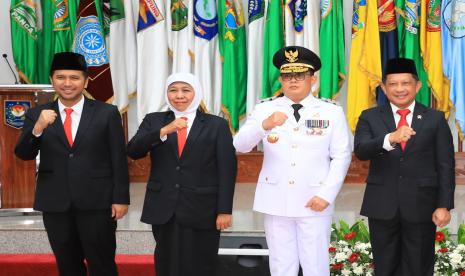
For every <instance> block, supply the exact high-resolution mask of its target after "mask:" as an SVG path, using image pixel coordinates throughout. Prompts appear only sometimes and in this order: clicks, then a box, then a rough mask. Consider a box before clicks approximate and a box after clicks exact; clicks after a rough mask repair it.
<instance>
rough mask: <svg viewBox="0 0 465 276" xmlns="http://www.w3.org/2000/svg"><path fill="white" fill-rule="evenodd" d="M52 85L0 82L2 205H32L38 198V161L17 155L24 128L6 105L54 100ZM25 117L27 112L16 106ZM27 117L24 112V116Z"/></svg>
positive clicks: (5, 207)
mask: <svg viewBox="0 0 465 276" xmlns="http://www.w3.org/2000/svg"><path fill="white" fill-rule="evenodd" d="M53 95H54V93H53V88H52V86H50V85H0V104H1V108H0V109H1V110H0V117H1V120H2V122H1V123H0V208H1V209H10V208H31V207H32V204H33V201H34V192H35V182H36V161H35V160H32V161H23V160H21V159H19V158H17V157H16V156H15V154H14V149H15V146H16V141H17V140H18V137H19V135H20V134H21V128H19V127H18V126H17V125H14V123H13V126H12V124H11V120H10V119H11V117H12V116H11V114H10V112H6V107H7V106H11V105H13V104H14V102H15V101H17V103H19V104H18V106H21V105H22V104H23V106H24V105H26V103H25V102H30V107H34V106H36V105H38V104H42V103H46V102H49V101H51V100H52V99H53ZM15 112H16V113H15V115H17V116H18V118H20V117H21V114H23V111H22V109H21V107H20V108H16V109H15ZM22 116H24V115H22Z"/></svg>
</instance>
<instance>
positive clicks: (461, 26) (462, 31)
mask: <svg viewBox="0 0 465 276" xmlns="http://www.w3.org/2000/svg"><path fill="white" fill-rule="evenodd" d="M444 5H445V7H444V12H443V20H444V23H446V26H447V28H448V29H449V32H450V35H451V36H452V37H453V38H462V37H464V36H465V13H464V12H463V11H465V2H462V1H451V0H450V1H447V3H444Z"/></svg>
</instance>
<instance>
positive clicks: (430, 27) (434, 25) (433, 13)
mask: <svg viewBox="0 0 465 276" xmlns="http://www.w3.org/2000/svg"><path fill="white" fill-rule="evenodd" d="M440 14H441V1H440V0H431V1H430V3H429V6H428V15H427V17H426V30H427V31H428V32H440V31H441V15H440Z"/></svg>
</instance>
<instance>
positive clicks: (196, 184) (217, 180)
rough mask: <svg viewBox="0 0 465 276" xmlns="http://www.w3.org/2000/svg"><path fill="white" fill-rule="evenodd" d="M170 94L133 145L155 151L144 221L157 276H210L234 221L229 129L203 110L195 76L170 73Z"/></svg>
mask: <svg viewBox="0 0 465 276" xmlns="http://www.w3.org/2000/svg"><path fill="white" fill-rule="evenodd" d="M165 93H166V94H165V95H166V97H165V98H166V102H167V104H168V106H169V108H170V111H166V112H154V113H150V114H147V116H146V117H145V118H144V120H143V122H142V124H141V125H140V126H139V129H138V131H137V133H136V135H135V136H134V137H133V138H132V139H131V141H130V142H129V143H128V155H129V156H130V157H131V158H134V159H138V158H142V157H144V156H146V155H147V153H150V159H151V170H150V178H149V181H148V183H147V191H146V194H145V202H144V207H143V210H142V218H141V220H142V221H143V222H145V223H148V224H152V230H153V235H154V238H155V241H156V248H155V269H156V274H157V276H185V275H189V276H212V275H215V274H214V273H215V265H216V261H217V255H218V246H219V238H220V230H223V229H225V228H227V227H229V226H230V225H231V213H232V202H233V195H234V185H235V180H236V169H237V162H236V155H235V150H234V147H233V144H232V137H231V132H230V130H229V127H228V123H227V122H226V120H224V119H222V118H220V117H218V116H214V115H211V114H206V113H204V112H202V111H201V110H199V104H200V102H201V101H202V98H203V97H202V90H201V87H200V83H199V81H198V79H197V78H196V77H195V76H194V75H192V74H189V73H177V74H173V75H171V76H170V77H169V78H168V80H167V83H166V92H165ZM183 137H184V138H183ZM186 137H187V139H186ZM183 141H184V142H183ZM184 145H185V146H184Z"/></svg>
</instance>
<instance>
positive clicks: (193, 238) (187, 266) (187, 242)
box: [152, 216, 220, 276]
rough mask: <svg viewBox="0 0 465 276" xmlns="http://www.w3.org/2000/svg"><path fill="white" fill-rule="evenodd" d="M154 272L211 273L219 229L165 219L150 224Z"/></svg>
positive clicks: (177, 275) (166, 275) (170, 275)
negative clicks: (153, 247)
mask: <svg viewBox="0 0 465 276" xmlns="http://www.w3.org/2000/svg"><path fill="white" fill-rule="evenodd" d="M152 232H153V236H154V238H155V242H156V246H155V271H156V275H157V276H187V275H188V276H213V275H215V270H216V268H217V263H218V246H219V241H220V231H218V230H216V229H207V230H205V229H195V228H192V227H189V226H184V225H181V224H178V223H177V221H176V217H175V216H173V217H172V218H171V219H170V220H169V221H168V223H166V224H163V225H152Z"/></svg>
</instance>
